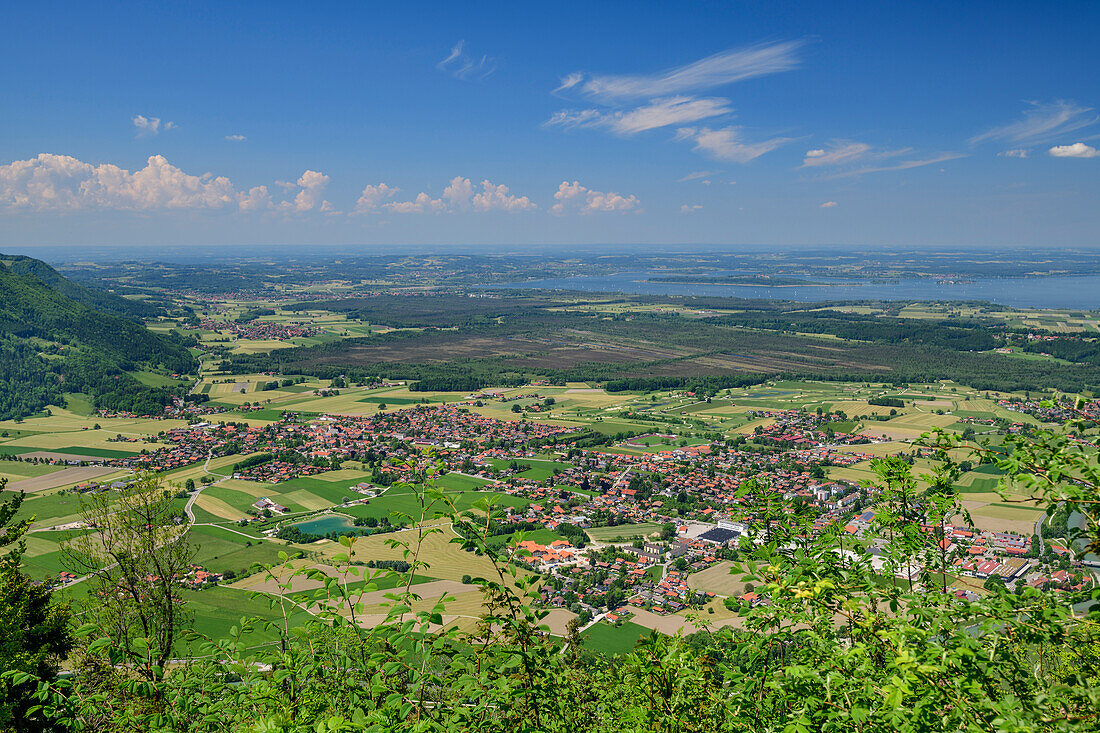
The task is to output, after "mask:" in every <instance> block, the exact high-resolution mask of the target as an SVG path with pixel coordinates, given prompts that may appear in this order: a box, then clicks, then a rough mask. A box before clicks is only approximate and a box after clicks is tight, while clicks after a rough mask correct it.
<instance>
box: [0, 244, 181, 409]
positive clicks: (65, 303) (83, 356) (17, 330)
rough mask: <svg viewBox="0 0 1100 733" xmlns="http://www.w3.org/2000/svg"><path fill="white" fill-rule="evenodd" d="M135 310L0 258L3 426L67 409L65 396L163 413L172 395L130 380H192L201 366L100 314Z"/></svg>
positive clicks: (36, 266)
mask: <svg viewBox="0 0 1100 733" xmlns="http://www.w3.org/2000/svg"><path fill="white" fill-rule="evenodd" d="M82 301H83V302H82ZM127 302H128V301H125V300H123V299H121V298H117V297H116V296H113V295H110V294H109V293H99V292H96V291H92V290H89V289H87V288H84V287H82V286H80V285H77V284H76V283H73V282H71V281H69V280H67V279H66V278H64V277H63V276H61V275H60V274H58V273H57V272H56V271H55V270H54V269H53V268H51V267H49V265H46V264H45V263H43V262H40V261H38V260H33V259H31V258H27V257H10V256H5V255H0V419H8V418H12V417H19V416H24V415H27V414H30V413H33V412H36V411H37V410H40V409H42V408H43V407H45V406H46V405H47V404H62V403H63V398H62V393H64V392H82V393H85V394H89V395H91V396H92V397H93V398H94V402H95V405H96V407H97V408H101V409H118V410H130V411H135V412H141V413H149V412H159V409H160V407H161V406H163V405H164V404H166V402H167V401H168V399H169V398H170V393H169V392H168V390H166V389H164V388H159V389H157V388H151V387H147V386H145V385H143V384H141V383H140V382H139V381H138V380H136V379H135V378H134V377H132V376H130V375H129V374H127V373H126V372H127V371H133V370H135V369H142V368H153V369H163V370H167V371H170V372H180V373H186V372H192V371H194V369H195V367H196V364H195V360H194V357H192V356H191V354H190V352H189V351H188V350H187V348H186V346H184V345H183V344H182V343H180V342H178V341H175V340H172V339H171V338H169V337H166V336H161V335H158V334H154V333H152V332H151V331H149V330H148V329H146V328H145V327H144V325H142V324H141V323H138V322H135V321H133V320H130V319H129V318H126V317H121V316H119V315H112V314H111V313H107V312H104V311H103V310H101V309H99V308H98V307H97V306H103V307H105V308H110V309H112V310H114V311H116V312H121V311H125V310H126V307H125V306H124V305H121V304H120V303H127ZM128 315H136V314H135V313H130V314H128Z"/></svg>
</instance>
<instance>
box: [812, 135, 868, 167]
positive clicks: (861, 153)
mask: <svg viewBox="0 0 1100 733" xmlns="http://www.w3.org/2000/svg"><path fill="white" fill-rule="evenodd" d="M871 151H872V148H871V146H870V145H868V144H867V143H856V142H847V141H844V140H839V141H834V142H833V143H832V144H830V145H829V147H827V148H814V149H813V150H807V151H806V156H805V157H804V158H803V160H802V167H803V168H819V167H822V166H829V165H843V164H845V163H851V162H853V161H856V160H860V159H862V158H865V157H866V156H868V155H869V154H871Z"/></svg>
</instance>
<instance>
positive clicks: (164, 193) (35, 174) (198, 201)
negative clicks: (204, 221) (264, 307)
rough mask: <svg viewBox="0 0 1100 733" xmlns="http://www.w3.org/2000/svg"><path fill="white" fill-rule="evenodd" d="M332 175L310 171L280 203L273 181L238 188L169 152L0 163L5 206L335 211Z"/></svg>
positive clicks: (0, 199)
mask: <svg viewBox="0 0 1100 733" xmlns="http://www.w3.org/2000/svg"><path fill="white" fill-rule="evenodd" d="M327 182H328V176H326V175H324V174H322V173H318V172H316V171H306V172H305V173H303V174H302V177H301V178H299V179H298V183H295V184H290V185H291V187H292V189H294V190H296V191H297V194H298V195H297V196H296V197H295V199H294V200H293V201H282V202H280V203H278V204H276V203H275V202H274V201H273V198H272V196H271V192H270V190H269V189H268V187H267V186H255V187H253V188H250V189H249V190H248V191H240V190H238V189H237V188H236V187H235V186H234V185H233V183H232V181H230V180H229V179H228V178H226V177H225V176H215V175H214V174H212V173H204V174H202V175H197V176H196V175H192V174H190V173H186V172H184V171H183V170H181V169H179V168H178V167H176V166H174V165H172V164H171V163H169V162H168V160H167V159H166V158H165V157H164V156H163V155H153V156H150V157H149V159H148V160H147V161H146V164H145V167H144V168H141V169H139V170H135V171H129V170H127V169H125V168H122V167H120V166H117V165H114V164H112V163H101V164H93V163H86V162H84V161H81V160H78V159H76V158H74V157H72V156H68V155H55V154H52V153H42V154H40V155H38V156H37V157H34V158H30V159H29V160H16V161H13V162H11V163H8V164H6V165H0V211H9V212H10V211H53V212H78V211H180V210H192V211H202V210H208V211H215V210H225V211H242V212H263V211H270V210H273V209H275V208H279V209H281V210H284V211H290V212H296V211H297V212H305V211H309V210H313V209H315V208H316V209H318V210H321V211H324V212H326V213H330V212H333V211H334V208H333V207H332V205H331V204H328V205H327V206H326V203H327V202H325V201H324V200H323V199H322V198H321V193H322V192H323V190H324V186H325V184H327Z"/></svg>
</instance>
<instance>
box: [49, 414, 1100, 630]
mask: <svg viewBox="0 0 1100 733" xmlns="http://www.w3.org/2000/svg"><path fill="white" fill-rule="evenodd" d="M487 396H488V395H481V396H478V395H471V398H470V401H469V402H466V403H462V402H459V403H452V404H445V405H442V404H428V405H415V406H411V407H407V408H404V409H399V410H394V411H390V412H378V413H376V414H374V415H371V416H361V417H357V416H343V415H322V416H319V417H309V418H304V419H303V418H299V416H297V415H295V414H293V413H285V414H284V415H282V417H281V419H280V420H278V421H276V422H272V423H269V424H266V425H250V424H248V423H245V422H208V421H202V420H199V418H198V417H197V416H196V417H193V418H192V420H199V421H194V422H192V423H190V424H189V425H187V426H184V427H177V428H173V429H170V430H165V431H163V432H162V433H160V434H159V435H157V436H155V440H156V441H159V443H160V444H168V447H164V448H160V449H157V450H152V451H143V452H142V453H139V454H135V455H132V456H129V457H126V458H117V459H105V460H104V461H103V463H104V464H106V465H109V466H112V467H118V468H126V469H130V470H133V471H154V472H161V473H163V472H171V471H175V470H179V469H181V468H184V467H187V466H193V465H196V464H199V463H201V462H206V461H209V460H211V459H216V458H220V457H227V456H236V455H239V456H247V457H246V458H243V459H242V460H239V461H237V462H236V463H234V464H231V465H230V470H231V473H230V474H229V475H230V476H231V477H232V478H233V479H234V480H235V481H248V482H258V483H260V484H263V485H271V486H272V493H271V495H270V496H263V497H260V498H259V499H257V500H255V501H254V502H253V503H252V504H251V506H250V507H248V512H249V514H250V515H252V519H251V520H248V521H251V522H254V523H256V524H257V526H259V527H260V528H262V529H263V536H266V537H274V536H275V535H276V534H279V532H280V528H282V529H283V530H286V529H287V528H290V529H293V530H294V531H293V532H292V533H291V534H290V535H287V534H286V532H285V531H284V532H283V533H282V534H279V536H292V537H295V538H297V539H299V540H300V541H308V540H309V539H310V537H311V535H310V533H309V532H308V531H306V529H305V528H308V526H309V525H308V524H307V523H305V522H304V521H303V520H306V519H308V518H309V517H308V515H307V516H301V515H299V514H297V513H295V512H292V511H291V510H289V509H288V507H287V506H286V505H284V504H283V503H281V500H280V498H279V494H278V493H276V492H277V491H278V487H279V485H280V484H283V483H286V482H295V481H300V480H301V479H304V478H307V477H311V476H319V475H324V474H326V473H329V472H332V471H338V470H339V469H340V468H341V466H343V465H356V466H358V467H359V468H360V469H361V470H362V472H363V473H364V475H366V474H368V473H369V478H366V479H365V480H361V481H358V482H355V483H351V482H349V484H348V486H346V487H345V490H344V493H345V496H344V497H343V498H342V501H340V502H335V501H334V508H335V510H336V511H340V507H348V506H353V505H361V506H364V507H366V506H369V505H370V504H371V502H372V501H378V498H377V497H379V496H383V497H384V496H385V493H386V492H387V491H388V490H389V487H392V486H395V485H402V484H414V485H418V484H422V483H424V482H425V481H426V480H428V479H427V475H428V473H430V472H432V471H435V472H437V473H436V474H435V475H436V476H437V477H446V476H447V475H448V474H451V475H454V476H458V477H465V479H464V480H468V481H471V482H476V483H474V484H473V487H475V488H480V489H482V491H480V492H478V493H482V494H488V493H489V491H488V490H490V489H491V492H492V493H493V494H494V495H496V496H500V497H503V498H506V499H508V498H510V499H509V501H507V502H505V503H504V504H503V505H502V509H503V510H502V511H499V512H498V515H497V516H496V517H495V518H494V520H493V521H494V525H495V531H496V532H497V533H498V534H500V535H501V536H502V537H504V538H507V537H512V536H513V535H514V537H515V538H516V544H515V546H514V547H513V548H512V549H511V550H510V551H509V552H510V553H511V555H512V557H513V559H514V561H516V562H517V563H518V564H521V565H523V566H525V567H526V568H528V569H529V570H530V571H532V572H537V573H539V574H541V575H542V576H544V582H543V583H541V585H540V587H539V599H538V600H539V603H540V604H542V605H544V606H546V607H548V608H565V609H569V610H571V611H573V612H574V613H576V614H577V615H578V616H581V617H582V618H585V619H592V618H595V617H597V616H601V615H603V614H611V615H612V616H615V615H616V614H615V611H616V609H620V608H626V607H628V606H629V607H632V608H644V609H645V610H646V611H649V612H653V613H657V614H670V613H676V612H680V611H683V610H684V609H689V608H697V607H701V606H703V605H705V604H707V603H709V602H711V601H713V600H714V599H715V595H716V594H715V592H714V591H710V590H706V589H698V588H695V587H693V586H692V584H691V583H689V578H690V576H691V575H692V574H695V573H699V572H701V571H704V570H706V569H707V568H711V567H713V566H715V565H716V564H718V563H721V562H728V561H730V560H736V559H737V558H738V557H739V553H740V552H743V551H744V550H745V549H746V547H751V543H753V542H759V541H760V533H761V528H762V526H763V525H762V519H761V515H760V513H759V509H758V507H756V506H755V505H754V502H753V501H752V500H753V499H756V498H758V497H757V496H755V495H758V494H761V493H766V494H768V495H771V496H773V497H776V498H779V497H781V498H782V499H784V500H785V503H786V505H788V506H790V504H791V503H792V502H797V503H800V504H802V505H804V506H806V507H809V508H810V510H811V511H812V515H813V518H812V531H814V532H825V531H830V530H833V529H838V528H839V530H840V531H841V532H843V533H844V534H845V535H846V536H848V537H850V538H851V547H852V548H853V551H854V552H858V553H861V555H862V557H864V558H865V559H867V560H869V561H870V562H871V563H872V565H873V566H874V567H875V568H876V570H881V571H882V572H888V570H889V569H888V568H887V565H886V560H885V558H884V556H883V552H882V545H883V540H882V539H881V537H880V533H879V531H878V527H877V525H876V521H875V516H876V509H875V502H876V500H877V498H878V497H877V492H876V491H875V490H874V489H872V488H869V487H868V486H861V485H860V484H859V483H857V482H854V481H851V480H835V479H830V478H829V472H830V470H831V469H836V468H844V467H849V466H853V465H856V464H860V463H863V462H866V461H869V460H870V459H871V458H872V457H873V456H872V455H871V454H869V453H863V452H860V447H861V446H863V445H866V444H867V443H868V442H869V439H868V437H867V436H866V435H863V434H855V433H851V434H849V433H847V432H844V431H841V430H836V429H835V425H836V424H837V422H838V420H839V417H838V416H837V415H833V414H819V413H814V412H806V411H799V410H779V411H776V410H772V411H761V412H760V413H759V414H760V415H764V416H766V417H767V418H768V420H769V424H767V425H766V426H763V427H759V428H757V429H756V430H755V431H754V433H753V434H752V435H751V442H750V441H746V440H745V439H744V438H739V439H734V440H726V441H723V442H717V441H713V442H709V443H702V444H696V445H689V446H685V445H678V444H677V442H676V441H675V440H674V438H675V437H676V436H674V435H671V434H661V433H651V434H643V435H636V436H633V437H630V438H627V439H625V440H624V441H623V446H624V447H630V448H634V449H637V448H640V447H645V448H646V449H647V450H644V451H637V452H622V451H619V450H618V449H616V448H615V447H614V446H595V447H591V448H577V447H575V446H573V444H572V440H573V439H574V438H575V437H576V431H575V430H574V429H571V428H568V427H563V426H557V425H553V424H549V423H544V422H535V421H533V420H527V419H518V420H501V419H496V418H490V417H485V416H483V415H480V414H478V413H477V412H474V411H472V410H471V407H472V406H473V403H474V402H475V401H476V400H478V399H484V398H486V397H487ZM756 416H757V415H754V417H756ZM539 461H542V462H544V463H545V464H546V465H547V466H550V467H552V468H550V469H549V470H545V471H540V472H536V471H533V470H531V469H532V466H535V465H538V463H537V462H539ZM349 462H350V464H349ZM210 481H211V479H209V478H206V477H204V478H203V482H200V485H199V486H197V487H195V486H194V482H191V484H189V486H190V487H192V488H191V489H190V490H191V491H193V492H195V493H196V494H197V493H198V492H201V491H202V490H203V487H204V485H205V484H206V483H208V482H210ZM743 486H745V487H750V488H751V491H750V493H748V494H746V493H745V492H744V491H743V490H742V487H743ZM117 487H118V484H116V486H115V487H114V488H117ZM104 488H112V487H99V486H97V485H96V484H95V483H94V482H93V483H89V484H84V485H81V486H79V487H77V488H76V491H79V492H86V491H94V490H102V489H104ZM771 521H773V522H774V521H776V520H774V519H772V520H771ZM361 524H362V523H360V522H359V521H358V520H357V521H356V525H361ZM399 526H401V525H400V523H395V524H393V525H390V524H389V523H388V522H383V523H382V524H381V525H379V524H378V523H377V522H374V521H373V520H372V522H371V529H370V531H369V532H371V533H373V532H378V531H388V530H392V529H396V528H398V527H399ZM639 528H641V529H639ZM532 529H535V530H540V531H546V532H549V533H551V536H553V537H554V539H551V540H549V541H541V542H540V541H535V540H531V539H523V533H524V532H525V531H527V530H532ZM924 529H925V531H926V532H928V533H929V534H930V535H931V534H932V533H933V532H934V531H936V530H937V528H934V527H932V526H926V527H924ZM334 532H335V533H337V534H338V533H341V532H346V533H350V534H358V533H368V531H367V529H366V528H365V527H360V526H356V527H350V526H349V527H348V528H347V529H346V530H334ZM315 538H319V537H315ZM941 542H942V543H943V546H944V549H945V550H946V552H947V553H948V554H949V555H950V556H951V557H952V558H953V559H952V570H953V572H954V573H956V574H957V575H958V576H959V577H960V578H970V579H971V580H972V581H973V586H974V587H955V588H954V589H953V591H952V592H953V593H955V594H956V595H958V596H959V597H960V598H963V597H974V594H975V591H976V588H977V587H980V586H981V585H982V584H983V583H989V582H991V581H990V579H991V578H992V579H994V581H992V582H1002V583H1004V584H1005V585H1006V586H1007V587H1009V588H1010V589H1016V588H1023V587H1025V586H1031V587H1044V588H1056V589H1066V590H1072V589H1080V588H1082V587H1084V585H1085V584H1087V583H1089V582H1091V575H1090V574H1089V573H1088V572H1086V571H1083V570H1082V569H1081V567H1080V566H1079V565H1077V564H1074V563H1071V562H1070V560H1069V559H1068V554H1069V552H1068V549H1067V547H1065V545H1064V543H1062V544H1059V543H1057V542H1048V543H1046V545H1045V547H1043V550H1042V551H1041V550H1040V546H1039V545H1038V544H1037V540H1036V539H1035V538H1032V537H1029V536H1024V535H1020V534H1014V533H1011V532H992V531H981V530H977V529H975V528H973V527H964V526H955V525H950V524H949V525H948V526H947V527H946V528H945V529H944V530H943V539H942V540H941ZM745 543H749V545H746V544H745ZM501 551H504V549H503V546H502V548H501ZM893 571H894V573H895V574H897V575H898V576H899V577H902V576H903V575H904V574H905V573H908V574H909V577H912V574H913V572H914V571H913V569H912V568H908V569H906V570H905V571H904V572H903V571H902V570H900V569H897V568H893ZM192 575H193V577H190V579H189V580H188V582H189V583H192V584H195V585H202V584H204V583H216V582H219V581H220V580H222V577H221V575H220V574H218V573H210V572H208V571H207V570H205V569H203V568H201V567H199V568H197V569H196V573H193V574H192ZM62 580H63V581H64V580H65V579H62ZM723 602H724V603H725V604H726V605H727V606H728V607H733V606H735V605H736V604H750V605H759V604H764V603H768V598H767V597H766V595H765V594H762V593H760V592H757V591H756V590H754V589H751V588H750V589H746V590H744V591H743V592H741V593H739V594H737V595H736V596H732V597H726V598H724V599H723ZM601 617H602V616H601Z"/></svg>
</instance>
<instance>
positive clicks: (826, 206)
mask: <svg viewBox="0 0 1100 733" xmlns="http://www.w3.org/2000/svg"><path fill="white" fill-rule="evenodd" d="M836 205H837V203H836V201H826V202H825V203H823V204H822V205H821V208H822V209H831V208H833V207H835V206H836Z"/></svg>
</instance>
